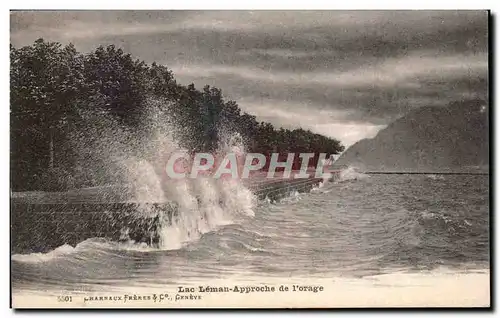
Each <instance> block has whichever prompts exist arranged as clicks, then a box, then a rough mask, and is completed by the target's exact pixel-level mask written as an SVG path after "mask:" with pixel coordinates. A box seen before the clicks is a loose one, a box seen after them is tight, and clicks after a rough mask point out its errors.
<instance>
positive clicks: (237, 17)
mask: <svg viewBox="0 0 500 318" xmlns="http://www.w3.org/2000/svg"><path fill="white" fill-rule="evenodd" d="M488 26H489V12H487V11H460V10H454V11H175V10H170V11H167V10H166V11H140V10H137V11H11V12H10V27H11V33H10V37H11V38H10V136H11V137H10V138H11V139H10V142H11V143H10V162H11V165H10V188H11V194H10V196H11V202H10V213H11V214H10V222H11V233H10V236H11V257H10V261H11V295H12V307H14V308H132V307H135V308H138V307H140V308H151V307H154V308H360V307H364V308H366V307H489V306H490V302H491V299H490V244H491V242H490V188H489V186H490V170H489V164H490V162H489V158H490V147H489V111H490V104H489V96H488V94H489V91H488V84H489V78H488V54H489V50H488V36H489V32H488Z"/></svg>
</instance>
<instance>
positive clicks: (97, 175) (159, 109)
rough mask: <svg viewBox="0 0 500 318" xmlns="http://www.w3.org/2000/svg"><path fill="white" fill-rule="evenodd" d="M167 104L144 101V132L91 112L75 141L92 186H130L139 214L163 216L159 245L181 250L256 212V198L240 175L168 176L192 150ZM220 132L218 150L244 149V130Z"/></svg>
mask: <svg viewBox="0 0 500 318" xmlns="http://www.w3.org/2000/svg"><path fill="white" fill-rule="evenodd" d="M168 108H169V105H163V104H162V103H159V102H151V103H149V104H147V105H145V108H144V112H143V113H142V114H141V115H140V118H139V124H138V125H137V126H138V127H140V129H139V131H135V130H134V131H131V130H130V129H127V128H126V127H125V126H123V125H122V124H121V123H120V122H119V121H118V120H116V119H115V118H114V117H112V116H111V115H109V114H105V113H104V114H103V113H101V112H97V113H93V112H92V111H89V112H88V113H87V112H86V113H85V114H83V115H84V116H83V117H82V118H86V119H87V120H85V121H84V124H83V126H84V127H83V126H82V127H80V129H78V130H76V129H75V131H78V134H79V135H78V136H75V138H73V143H74V147H75V149H76V150H78V153H79V154H80V155H81V156H80V157H81V159H82V160H81V162H82V166H83V167H84V168H85V169H83V170H82V173H83V174H85V175H88V176H89V179H90V182H89V183H90V185H96V184H97V185H101V184H102V183H103V182H104V183H107V184H119V185H120V186H121V187H120V189H126V190H124V192H126V193H122V197H126V201H127V202H135V203H137V204H138V205H137V206H138V209H137V216H138V217H151V216H153V217H154V216H157V217H158V220H159V226H158V233H157V234H158V236H159V247H160V248H161V249H178V248H181V247H182V246H183V245H184V244H186V243H188V242H192V241H194V240H197V239H199V238H200V237H201V235H202V234H204V233H207V232H210V231H213V230H215V229H217V227H219V226H223V225H226V224H229V223H235V222H238V221H239V220H240V219H241V218H242V217H243V216H252V215H253V210H252V209H253V203H254V198H253V194H252V192H251V191H250V190H248V189H247V188H246V187H245V186H244V185H243V184H242V183H241V182H240V180H232V181H230V182H227V181H226V180H207V179H206V178H196V179H191V180H186V179H184V180H174V179H171V178H168V176H167V175H166V173H165V170H164V169H165V162H166V160H168V158H169V156H171V155H172V154H173V153H178V152H184V153H186V154H187V153H189V152H188V151H187V150H186V149H184V148H183V147H181V146H180V145H179V143H178V142H177V140H179V139H178V138H177V137H176V136H178V134H179V133H180V132H182V131H181V130H179V129H176V128H175V127H174V125H172V121H171V120H170V116H169V110H168ZM220 137H221V138H220V140H219V141H220V142H219V146H218V149H217V151H216V152H217V153H218V154H221V155H222V156H223V155H225V154H226V153H228V152H231V151H235V150H239V151H241V152H243V151H244V145H243V141H242V138H241V136H240V135H239V134H232V133H226V132H225V133H224V134H221V136H220ZM88 149H92V151H91V152H90V157H89V151H88ZM146 203H164V204H166V203H169V204H171V206H174V207H175V211H172V209H170V208H165V209H164V210H160V211H158V209H152V208H151V205H150V204H146ZM124 230H125V231H124V232H126V229H124Z"/></svg>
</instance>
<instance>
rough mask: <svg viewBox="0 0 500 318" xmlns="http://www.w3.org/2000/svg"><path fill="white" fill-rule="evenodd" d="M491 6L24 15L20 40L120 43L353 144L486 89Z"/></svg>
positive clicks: (274, 119) (270, 115) (263, 110)
mask: <svg viewBox="0 0 500 318" xmlns="http://www.w3.org/2000/svg"><path fill="white" fill-rule="evenodd" d="M487 33H488V30H487V13H486V12H485V11H481V12H478V11H254V12H250V11H152V12H148V11H128V12H126V11H86V12H83V11H72V12H45V11H44V12H14V13H12V14H11V42H12V44H14V45H15V46H22V45H29V44H31V43H32V42H33V41H34V40H36V39H37V38H40V37H43V38H44V39H46V40H50V41H59V42H61V43H63V44H66V43H69V42H72V43H74V44H75V46H76V47H77V49H78V50H79V51H82V52H86V51H90V50H93V49H94V48H95V47H97V46H98V45H101V44H102V45H107V44H115V45H117V46H119V47H121V48H123V49H124V50H125V51H127V52H129V53H131V54H132V55H134V56H135V57H136V58H139V59H141V60H145V61H146V62H149V63H151V62H153V61H156V62H157V63H162V64H165V65H166V66H168V67H169V68H170V69H172V70H173V72H174V75H175V77H176V79H177V80H178V82H180V83H182V84H189V83H195V85H196V86H197V87H198V88H201V87H203V85H205V84H209V85H213V86H216V87H218V88H221V89H222V91H223V93H224V94H225V96H227V97H228V98H230V99H234V100H236V101H237V102H238V104H239V105H240V107H241V108H242V109H243V110H244V111H246V112H248V113H251V114H253V115H256V116H257V118H258V119H259V120H264V121H269V122H271V123H273V124H274V125H276V126H284V127H292V128H293V127H299V126H301V127H303V128H305V129H311V130H312V131H314V132H317V133H321V134H324V135H327V136H330V137H334V138H337V139H339V140H341V141H342V142H343V144H344V145H346V146H349V145H351V144H352V143H354V142H356V141H357V140H359V139H362V138H367V137H368V138H369V137H373V136H374V135H375V134H376V133H377V132H378V131H379V130H380V129H382V128H384V127H385V125H387V124H388V123H390V122H391V121H393V120H394V119H396V118H398V117H400V116H402V115H404V114H405V113H407V112H408V111H409V110H411V109H413V108H415V107H420V106H425V105H436V106H439V105H445V104H447V103H449V102H450V101H453V100H461V99H466V98H475V97H480V98H485V96H486V94H487V68H488V56H487V55H488V47H487V45H488V44H487V42H488V41H487Z"/></svg>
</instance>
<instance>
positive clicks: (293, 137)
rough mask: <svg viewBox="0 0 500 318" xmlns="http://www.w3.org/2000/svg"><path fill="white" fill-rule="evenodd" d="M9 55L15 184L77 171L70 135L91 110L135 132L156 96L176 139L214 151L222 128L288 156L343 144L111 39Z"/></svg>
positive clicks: (24, 186)
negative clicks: (185, 77) (256, 112)
mask: <svg viewBox="0 0 500 318" xmlns="http://www.w3.org/2000/svg"><path fill="white" fill-rule="evenodd" d="M10 60H11V63H10V88H11V90H10V99H11V101H10V103H11V141H12V142H11V180H12V188H13V189H14V190H33V189H39V188H41V187H42V186H41V185H43V184H44V178H45V177H44V176H46V175H47V171H48V170H50V169H52V170H54V169H56V170H57V171H65V172H66V173H67V174H69V175H76V174H75V173H76V172H75V170H76V167H75V164H74V161H75V154H73V153H72V152H73V150H72V148H71V147H70V146H69V145H70V143H69V142H68V139H70V136H75V130H76V135H78V130H84V129H87V128H85V126H84V125H82V123H83V122H84V121H85V120H84V118H83V116H85V114H88V113H89V112H92V113H94V114H100V113H102V114H106V115H110V116H113V117H114V118H116V119H117V120H118V122H119V123H120V125H123V126H124V127H126V129H124V131H129V132H130V133H131V134H133V133H134V131H140V130H141V125H140V118H141V114H142V113H143V112H144V111H145V107H146V106H145V105H146V104H147V102H148V100H151V99H154V100H157V101H165V105H168V113H169V117H170V118H171V119H172V122H173V123H174V124H175V128H176V129H175V132H176V135H177V140H178V141H179V143H180V144H181V145H182V146H183V147H185V148H186V149H188V150H190V151H215V150H216V149H217V147H218V142H219V140H220V138H221V131H224V132H225V133H231V132H239V133H240V134H241V135H242V136H243V137H244V139H245V144H246V145H247V150H248V151H249V152H258V153H263V154H266V155H270V154H271V153H273V152H279V153H280V154H283V156H284V158H286V155H287V154H288V153H290V152H295V153H299V152H312V153H327V154H336V153H338V152H340V151H342V150H343V146H342V145H341V144H340V142H339V141H338V140H334V139H331V138H328V137H325V136H322V135H319V134H315V133H312V132H311V131H309V130H303V129H294V130H290V129H283V128H279V129H276V128H274V127H273V125H271V124H270V123H265V122H259V121H257V119H256V118H255V116H252V115H250V114H248V113H244V112H242V111H241V109H240V108H239V106H238V104H237V103H236V102H235V101H232V100H227V99H225V98H224V96H223V94H222V91H221V90H220V89H218V88H215V87H210V86H208V85H207V86H205V87H203V88H202V89H201V90H198V89H196V88H195V86H194V85H193V84H190V85H187V86H184V85H180V84H178V83H177V82H176V81H175V79H174V77H173V74H172V72H171V71H170V70H169V69H168V68H167V67H166V66H163V65H158V64H156V63H153V64H151V65H148V64H146V63H145V62H143V61H139V60H134V59H133V58H132V57H131V56H130V54H126V53H125V52H123V51H122V50H121V49H120V48H116V47H115V46H113V45H110V46H107V47H102V46H100V47H98V48H96V49H95V50H94V51H93V52H90V53H86V54H82V53H79V52H77V51H76V49H75V47H74V46H73V45H72V44H69V45H66V46H62V45H61V44H60V43H55V42H46V41H44V40H43V39H39V40H37V41H35V42H34V43H33V44H32V45H30V46H25V47H21V48H15V47H13V46H11V47H10ZM166 107H167V106H166ZM54 166H55V167H54ZM77 181H78V180H77ZM73 183H75V182H73ZM75 184H79V183H78V182H76V183H75Z"/></svg>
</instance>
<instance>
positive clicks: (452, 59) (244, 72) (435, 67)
mask: <svg viewBox="0 0 500 318" xmlns="http://www.w3.org/2000/svg"><path fill="white" fill-rule="evenodd" d="M170 68H171V69H172V70H173V71H174V73H175V74H178V75H181V76H192V77H195V76H200V75H203V76H233V77H240V78H242V79H245V80H251V81H265V82H270V83H283V84H284V85H287V84H292V85H325V86H326V85H328V86H334V87H339V88H347V87H364V86H369V87H373V86H390V87H392V86H396V85H398V84H399V83H401V82H402V81H405V80H408V79H415V78H418V77H420V76H429V75H435V76H438V77H446V76H447V75H450V74H454V73H472V74H477V73H478V72H479V73H486V72H487V69H488V59H487V55H486V54H478V55H464V54H459V55H454V56H433V55H432V52H415V53H413V54H412V55H410V56H406V57H403V58H400V59H386V60H383V61H381V63H379V64H374V65H368V66H364V67H360V68H356V69H353V70H349V71H343V72H335V71H332V72H318V71H316V72H301V73H298V74H297V73H295V72H288V71H276V70H271V69H270V70H267V71H266V70H261V69H259V68H250V67H241V66H226V65H171V66H170Z"/></svg>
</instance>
